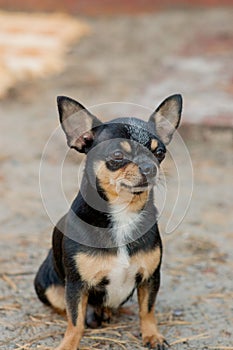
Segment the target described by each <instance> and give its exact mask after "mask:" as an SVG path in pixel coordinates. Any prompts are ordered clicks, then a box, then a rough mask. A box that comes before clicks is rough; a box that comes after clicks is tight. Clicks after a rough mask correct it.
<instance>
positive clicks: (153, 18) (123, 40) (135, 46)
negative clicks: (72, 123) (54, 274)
mask: <svg viewBox="0 0 233 350" xmlns="http://www.w3.org/2000/svg"><path fill="white" fill-rule="evenodd" d="M232 63H233V1H232V0H198V1H193V0H189V1H185V0H183V1H182V0H174V1H171V0H170V1H169V0H166V1H157V0H154V1H153V0H145V1H141V0H135V1H133V0H128V1H123V0H119V1H117V2H113V1H110V0H93V1H90V0H87V1H85V0H80V1H74V0H69V1H61V0H57V1H52V0H50V1H49V0H42V1H40V2H38V1H34V0H33V1H26V0H16V1H10V0H8V1H6V0H5V1H4V0H0V82H1V84H0V117H1V136H0V165H1V167H0V184H1V186H0V194H1V202H0V223H1V226H0V227H1V229H0V235H1V236H0V237H1V248H0V249H1V251H0V314H1V321H0V329H1V331H0V345H1V348H2V349H31V348H37V349H52V348H53V344H54V341H55V342H56V343H58V342H59V339H60V338H61V336H62V333H63V331H64V329H65V322H64V320H63V318H62V317H61V316H57V315H56V314H55V313H53V312H52V311H51V310H48V309H47V308H46V307H44V306H42V305H41V304H40V302H39V301H38V300H37V298H36V296H35V293H34V290H33V278H34V274H35V272H36V270H37V268H38V266H39V264H40V263H41V261H42V260H43V259H44V257H45V255H46V252H47V249H48V248H49V247H50V240H51V230H52V222H51V221H50V220H51V218H50V217H49V215H48V214H47V213H46V211H45V209H44V207H43V204H42V198H41V194H40V187H39V168H40V161H41V156H42V153H43V149H44V147H45V145H46V143H47V141H48V139H49V137H50V135H51V133H52V132H53V131H54V130H55V129H56V128H57V126H58V116H57V110H56V102H55V101H56V96H57V95H67V96H70V97H73V98H74V99H77V100H78V101H79V102H81V103H82V104H84V105H85V106H86V107H89V108H91V106H93V105H98V104H104V103H109V102H122V103H124V102H126V103H133V104H139V105H142V106H144V107H145V108H148V109H149V110H153V109H154V108H155V107H157V105H158V104H159V103H160V102H161V101H162V100H163V99H164V98H165V97H167V96H168V95H170V94H173V93H181V94H182V95H183V98H184V112H183V119H182V127H181V128H180V134H181V136H182V137H183V140H184V141H185V144H186V147H187V149H188V152H189V154H190V157H191V161H192V167H193V174H194V178H192V172H191V171H190V167H188V166H187V164H186V162H185V161H182V160H183V159H184V158H183V155H184V148H182V147H181V148H180V149H179V148H178V150H177V154H176V157H177V161H178V162H179V164H180V167H179V169H178V170H179V174H180V175H181V178H182V184H181V187H182V196H181V201H180V202H179V205H177V206H176V211H175V216H176V217H182V215H183V214H184V211H185V210H184V208H185V206H186V205H187V198H186V195H187V196H189V194H190V192H192V191H191V190H192V185H193V186H194V189H193V193H192V200H191V204H190V206H189V209H188V211H187V213H186V215H185V217H184V219H183V220H182V222H181V224H180V225H179V226H178V228H177V229H176V230H175V232H173V233H172V234H170V235H167V234H162V236H163V240H164V245H165V256H164V262H163V271H162V272H163V279H162V287H161V290H160V293H159V298H158V308H157V310H158V320H159V324H160V328H161V332H162V333H163V334H164V335H165V336H166V338H167V339H168V341H169V342H170V343H171V344H173V347H172V348H173V349H225V350H227V349H228V350H229V349H233V342H232V339H233V329H232V322H233V316H232V315H233V306H232V298H233V285H232V269H233V259H232V246H233V216H232V178H233V176H232V175H233V171H232V129H233V99H232V96H233V64H232ZM101 117H102V120H107V119H108V118H110V117H111V115H110V114H107V113H106V114H103V115H100V118H101ZM147 117H148V115H145V119H147ZM172 147H174V145H172V144H171V145H170V146H169V149H170V151H171V150H172ZM64 149H65V150H66V152H67V157H66V158H65V162H64V169H63V175H62V180H63V183H62V185H63V190H64V193H65V195H66V198H68V201H71V200H72V198H73V197H74V195H75V193H76V192H77V187H78V186H77V165H78V164H79V163H80V161H82V160H83V158H82V157H81V156H80V155H78V154H77V153H75V152H74V151H68V149H67V148H66V143H65V137H64V135H62V134H61V135H60V134H59V135H57V134H56V135H55V136H54V137H53V144H52V146H51V149H50V150H51V152H49V153H48V154H46V157H44V158H43V164H45V168H46V172H45V178H46V179H47V180H46V181H48V182H47V183H46V186H47V187H46V189H47V190H46V191H47V195H48V197H49V198H52V200H53V203H54V207H55V208H56V210H57V214H58V215H60V214H61V213H62V210H63V209H62V206H60V202H59V201H56V198H57V194H56V188H54V187H53V186H52V184H53V183H55V182H56V181H57V180H56V179H55V177H56V174H57V171H58V170H57V169H58V168H59V166H60V164H59V159H60V158H59V157H60V154H61V153H62V152H63V150H64ZM164 167H165V168H166V170H167V171H168V174H169V176H168V180H167V193H168V194H167V195H168V198H169V200H168V201H167V205H166V208H165V210H164V213H163V215H162V218H161V228H162V230H161V231H162V232H165V231H164V230H163V229H164V228H165V226H166V221H167V220H168V219H169V217H170V214H171V212H172V209H173V207H172V206H173V205H174V203H175V199H176V197H177V188H178V187H177V186H178V183H177V175H176V179H174V172H175V171H176V169H175V167H174V164H173V162H172V159H171V157H168V159H167V160H166V163H165V165H164ZM169 196H170V197H169ZM170 198H171V200H170ZM182 198H183V202H182ZM183 216H184V215H183ZM136 309H137V305H136V301H135V299H133V300H132V301H131V303H130V304H129V306H128V308H127V309H125V310H124V311H122V312H120V315H118V318H116V319H114V320H113V326H112V328H111V325H110V326H108V327H107V328H105V329H102V330H98V331H97V333H93V332H92V331H87V332H86V334H85V337H84V339H83V341H82V346H81V349H122V348H123V349H134V350H135V349H143V347H142V345H141V340H140V335H139V328H138V318H137V311H136ZM114 325H115V328H114ZM116 327H119V328H116ZM103 337H106V338H110V340H108V341H107V340H106V341H104V340H103Z"/></svg>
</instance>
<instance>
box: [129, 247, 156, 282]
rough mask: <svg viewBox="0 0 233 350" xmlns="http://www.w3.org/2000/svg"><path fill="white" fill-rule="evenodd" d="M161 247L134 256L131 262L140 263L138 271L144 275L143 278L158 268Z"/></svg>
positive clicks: (146, 277)
mask: <svg viewBox="0 0 233 350" xmlns="http://www.w3.org/2000/svg"><path fill="white" fill-rule="evenodd" d="M160 258H161V251H160V248H159V247H157V248H156V249H154V250H152V251H149V252H140V253H137V254H135V255H133V256H132V258H131V259H130V263H132V264H137V265H138V272H139V273H140V274H141V275H142V277H143V280H146V279H148V278H149V277H150V276H151V275H152V274H153V272H154V271H155V270H156V268H157V267H158V265H159V263H160Z"/></svg>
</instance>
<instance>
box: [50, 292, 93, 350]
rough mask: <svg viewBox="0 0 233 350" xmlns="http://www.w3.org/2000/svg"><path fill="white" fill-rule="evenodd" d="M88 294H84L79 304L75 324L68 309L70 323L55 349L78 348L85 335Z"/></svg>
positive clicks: (70, 349)
mask: <svg viewBox="0 0 233 350" xmlns="http://www.w3.org/2000/svg"><path fill="white" fill-rule="evenodd" d="M87 302H88V295H87V294H85V295H82V296H81V300H80V301H79V304H78V318H77V322H76V325H75V326H74V325H73V323H72V320H71V316H70V313H69V310H67V318H68V325H67V329H66V332H65V335H64V338H63V340H62V342H61V344H60V345H59V346H58V347H57V348H56V349H55V350H77V349H78V347H79V343H80V340H81V338H82V336H83V332H84V325H85V317H86V309H87Z"/></svg>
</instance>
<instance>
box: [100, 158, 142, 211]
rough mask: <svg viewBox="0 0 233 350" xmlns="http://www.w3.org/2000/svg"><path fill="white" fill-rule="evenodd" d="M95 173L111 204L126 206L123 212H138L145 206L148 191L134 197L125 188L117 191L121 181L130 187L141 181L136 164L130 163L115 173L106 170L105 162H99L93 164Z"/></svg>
mask: <svg viewBox="0 0 233 350" xmlns="http://www.w3.org/2000/svg"><path fill="white" fill-rule="evenodd" d="M95 171H96V174H97V178H98V180H99V183H100V186H101V187H102V188H103V190H104V191H105V193H106V195H107V197H108V200H109V202H110V203H111V204H127V205H126V206H125V208H126V209H125V210H126V211H132V212H138V211H140V210H141V209H142V208H143V207H144V206H145V204H146V201H147V199H148V191H144V192H142V193H141V194H140V195H138V194H137V195H134V194H132V193H130V191H129V190H127V188H125V187H121V188H120V189H119V187H118V186H119V185H118V184H120V182H121V181H122V182H125V183H126V184H130V185H131V186H136V185H137V184H138V183H139V182H140V181H141V179H142V175H141V174H140V172H139V169H138V166H137V165H136V164H133V163H130V164H127V165H126V166H125V167H123V168H121V169H119V170H117V171H110V170H108V169H107V167H106V165H105V162H104V161H100V162H98V163H96V164H95ZM119 191H120V192H119Z"/></svg>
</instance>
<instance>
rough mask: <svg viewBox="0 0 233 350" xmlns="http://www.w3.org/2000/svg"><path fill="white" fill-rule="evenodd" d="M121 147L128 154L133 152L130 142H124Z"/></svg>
mask: <svg viewBox="0 0 233 350" xmlns="http://www.w3.org/2000/svg"><path fill="white" fill-rule="evenodd" d="M120 145H121V147H122V149H123V150H124V151H125V152H127V153H130V152H132V147H131V145H130V143H129V142H128V141H122V142H121V143H120Z"/></svg>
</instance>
